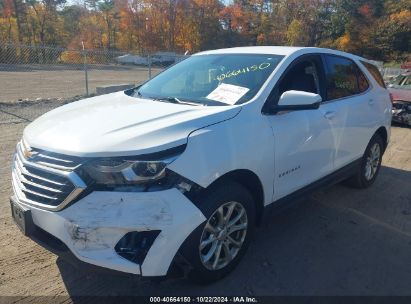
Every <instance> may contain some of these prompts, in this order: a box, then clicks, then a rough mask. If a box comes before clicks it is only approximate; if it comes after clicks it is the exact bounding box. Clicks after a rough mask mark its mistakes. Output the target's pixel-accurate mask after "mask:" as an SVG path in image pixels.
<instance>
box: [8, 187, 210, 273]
mask: <svg viewBox="0 0 411 304" xmlns="http://www.w3.org/2000/svg"><path fill="white" fill-rule="evenodd" d="M13 199H14V200H16V198H13ZM19 204H21V205H22V206H24V208H26V209H30V210H31V215H32V219H33V223H34V225H35V226H37V227H39V228H40V229H42V230H44V231H45V232H47V233H49V234H50V235H52V236H53V237H55V238H57V239H58V240H60V241H61V242H62V243H63V244H64V245H65V246H67V248H68V249H69V250H70V251H71V253H72V254H73V255H74V256H75V257H76V258H77V259H79V260H80V261H82V262H86V263H89V264H93V265H97V266H101V267H105V268H108V269H111V270H116V271H121V272H126V273H132V274H138V275H142V276H164V275H166V274H167V271H168V269H169V267H170V264H171V262H172V260H173V258H174V256H175V254H176V253H177V251H178V249H179V247H180V246H181V244H182V243H183V242H184V240H185V239H186V238H187V237H188V236H189V235H190V233H191V232H192V231H193V230H194V229H195V228H196V227H197V226H198V225H200V224H201V223H202V222H204V221H205V217H204V215H203V214H202V213H201V211H200V210H199V209H198V208H197V207H196V206H195V205H194V204H193V203H192V202H191V201H190V200H189V199H188V198H186V197H185V196H184V195H183V194H182V193H181V192H180V191H179V190H177V189H175V188H172V189H168V190H164V191H158V192H102V191H101V192H100V191H96V192H92V193H91V194H89V195H87V196H86V197H84V198H82V199H81V200H79V201H77V202H76V203H74V204H72V205H71V206H69V207H67V208H65V209H63V210H61V211H58V212H53V211H48V210H44V209H39V208H37V207H33V206H29V205H27V204H24V203H22V202H19ZM151 230H160V234H159V235H158V236H157V237H156V239H155V241H154V243H153V244H152V246H151V247H150V249H149V250H148V253H147V255H146V256H145V259H144V260H143V262H142V263H141V265H140V264H136V263H134V262H131V261H129V260H127V259H125V258H123V257H122V256H120V255H119V254H117V252H116V251H115V246H116V244H117V243H118V242H119V240H120V239H121V238H122V237H123V236H124V235H126V234H127V233H128V232H135V231H138V232H141V231H151Z"/></svg>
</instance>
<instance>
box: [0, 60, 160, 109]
mask: <svg viewBox="0 0 411 304" xmlns="http://www.w3.org/2000/svg"><path fill="white" fill-rule="evenodd" d="M55 68H56V70H48V69H40V68H36V69H34V68H32V69H29V68H27V69H22V70H19V71H4V70H3V71H2V70H1V69H0V92H1V94H0V102H9V101H16V100H19V99H23V100H24V99H30V100H34V99H36V98H41V99H45V98H59V97H64V98H70V97H72V96H76V95H85V94H86V84H85V76H84V71H82V70H74V69H73V70H69V69H66V70H64V69H61V68H60V69H57V68H58V67H55ZM16 69H17V67H16ZM159 72H160V69H158V68H153V69H152V75H153V76H154V75H155V74H157V73H159ZM147 79H148V68H146V67H116V68H100V69H90V70H89V71H88V80H89V93H90V94H94V93H95V92H96V87H98V86H107V85H114V84H138V83H142V82H144V81H145V80H147Z"/></svg>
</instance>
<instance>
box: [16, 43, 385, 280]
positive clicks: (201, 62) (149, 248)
mask: <svg viewBox="0 0 411 304" xmlns="http://www.w3.org/2000/svg"><path fill="white" fill-rule="evenodd" d="M390 123H391V103H390V97H389V93H388V92H387V90H386V89H385V88H384V83H383V82H382V79H381V75H380V74H379V73H378V70H377V69H376V68H375V66H373V65H372V64H371V62H369V61H368V60H366V59H363V58H360V57H358V56H354V55H351V54H347V53H342V52H338V51H334V50H328V49H320V48H291V47H269V46H267V47H241V48H232V49H223V50H214V51H207V52H202V53H199V54H195V55H193V56H191V57H190V58H188V59H186V60H184V61H182V62H180V63H178V64H176V65H174V66H172V67H171V68H169V69H167V70H165V71H164V72H162V73H161V74H159V75H158V76H156V77H155V78H153V79H151V80H149V81H147V82H146V83H144V84H143V85H141V86H139V87H137V88H135V89H132V90H128V91H125V92H118V93H114V94H108V95H104V96H98V97H93V98H89V99H85V100H82V101H79V102H74V103H72V104H68V105H65V106H63V107H60V108H57V109H55V110H53V111H51V112H49V113H47V114H45V115H43V116H41V117H40V118H38V119H37V120H36V121H34V122H33V123H31V124H30V125H29V126H28V127H27V128H26V129H25V131H24V134H23V138H22V140H21V141H20V142H19V143H18V145H17V153H16V155H15V159H14V165H13V173H12V176H13V188H14V195H13V196H12V197H11V208H12V212H13V217H14V218H15V221H16V223H17V224H18V225H19V227H20V228H21V229H22V231H23V232H24V233H25V234H26V235H29V236H30V237H32V238H34V239H37V240H40V241H41V243H42V244H44V245H45V246H47V247H48V248H50V249H51V250H53V251H58V252H60V253H61V252H65V253H68V254H69V255H73V256H74V257H75V258H76V259H77V260H80V261H79V262H81V261H82V262H86V263H88V264H93V265H97V266H102V267H104V268H109V269H111V270H117V271H121V272H127V273H132V274H138V275H141V276H148V277H153V276H165V275H166V274H167V273H169V272H170V270H171V269H174V268H173V267H171V266H177V267H180V268H183V269H184V270H185V271H186V272H188V274H189V276H191V277H192V278H194V279H197V280H201V281H212V280H216V279H218V278H220V277H222V276H224V275H225V274H227V273H228V272H230V271H231V270H232V269H233V268H234V267H235V266H236V264H238V262H239V260H240V259H241V257H242V256H243V254H244V252H245V251H246V249H247V247H248V245H249V242H250V239H251V237H252V235H253V232H254V228H255V226H256V225H258V224H259V223H260V221H261V219H262V216H263V213H264V211H265V207H267V206H269V205H270V206H279V205H280V204H281V203H284V202H287V201H289V199H290V198H295V197H296V196H298V195H301V194H305V193H307V191H309V190H313V189H315V188H317V187H318V186H323V185H325V184H329V183H331V182H338V181H342V180H346V179H348V181H349V183H351V184H352V185H354V186H356V187H359V188H366V187H368V186H370V185H371V184H372V183H373V182H374V180H375V178H376V176H377V174H378V170H379V168H380V164H381V157H382V155H383V153H384V151H385V148H386V146H387V144H388V141H389V137H390ZM257 246H258V245H257Z"/></svg>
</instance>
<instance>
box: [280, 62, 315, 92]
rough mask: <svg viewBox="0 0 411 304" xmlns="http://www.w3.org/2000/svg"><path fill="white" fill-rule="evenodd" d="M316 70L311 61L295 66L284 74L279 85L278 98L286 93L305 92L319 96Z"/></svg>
mask: <svg viewBox="0 0 411 304" xmlns="http://www.w3.org/2000/svg"><path fill="white" fill-rule="evenodd" d="M318 75H319V74H318V70H317V67H316V65H315V63H314V62H313V61H312V60H304V61H301V62H299V63H297V64H295V65H294V66H293V67H292V68H291V69H290V70H288V71H287V72H286V74H285V75H284V77H283V79H282V80H281V82H280V84H279V96H281V94H283V93H284V92H286V91H291V90H295V91H305V92H309V93H316V94H320V85H319V77H318Z"/></svg>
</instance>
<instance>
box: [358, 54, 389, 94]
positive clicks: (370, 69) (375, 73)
mask: <svg viewBox="0 0 411 304" xmlns="http://www.w3.org/2000/svg"><path fill="white" fill-rule="evenodd" d="M361 63H362V64H363V65H364V66H365V68H366V69H367V70H368V72H370V74H371V75H372V77H374V79H375V81H376V82H377V83H378V84H379V85H380V87H382V88H384V89H385V88H386V86H385V82H384V79H383V78H382V76H381V73H380V71H378V68H377V67H376V66H375V65H373V64H371V63H368V62H365V61H362V60H361Z"/></svg>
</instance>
